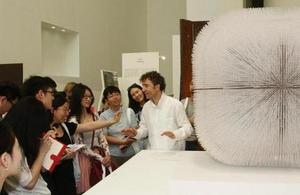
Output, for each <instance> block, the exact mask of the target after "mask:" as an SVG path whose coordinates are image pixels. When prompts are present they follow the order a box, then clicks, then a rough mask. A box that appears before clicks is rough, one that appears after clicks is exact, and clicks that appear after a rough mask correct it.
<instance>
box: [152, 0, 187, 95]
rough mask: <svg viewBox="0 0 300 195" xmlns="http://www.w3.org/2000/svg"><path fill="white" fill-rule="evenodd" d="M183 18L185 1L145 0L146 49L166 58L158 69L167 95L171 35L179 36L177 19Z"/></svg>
mask: <svg viewBox="0 0 300 195" xmlns="http://www.w3.org/2000/svg"><path fill="white" fill-rule="evenodd" d="M185 17H186V0H147V48H148V51H158V52H159V54H160V55H163V56H166V60H165V61H162V60H160V68H159V69H160V72H161V74H162V75H163V76H164V77H165V79H166V82H167V89H166V93H167V94H172V73H173V72H172V35H174V34H179V32H180V29H179V19H181V18H185ZM178 79H180V78H178Z"/></svg>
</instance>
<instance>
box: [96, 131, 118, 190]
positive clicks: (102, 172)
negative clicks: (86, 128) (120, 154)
mask: <svg viewBox="0 0 300 195" xmlns="http://www.w3.org/2000/svg"><path fill="white" fill-rule="evenodd" d="M94 135H95V131H94V132H93V138H92V148H91V149H92V150H93V151H95V150H97V151H98V153H99V154H100V155H101V156H102V157H103V158H104V157H105V155H106V154H105V150H104V149H103V148H101V147H99V146H93V142H94ZM116 168H117V167H116V166H115V165H114V164H113V163H112V162H111V165H110V166H109V167H105V166H104V165H102V163H101V162H100V161H99V160H96V159H93V158H91V173H90V186H91V187H92V186H94V185H95V184H97V183H98V182H99V181H101V180H102V179H103V178H104V177H106V176H108V175H109V174H110V173H111V172H112V171H114V170H115V169H116Z"/></svg>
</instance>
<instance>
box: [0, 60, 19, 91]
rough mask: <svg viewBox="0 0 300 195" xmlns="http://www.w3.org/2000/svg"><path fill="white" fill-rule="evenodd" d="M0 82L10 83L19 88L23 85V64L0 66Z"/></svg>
mask: <svg viewBox="0 0 300 195" xmlns="http://www.w3.org/2000/svg"><path fill="white" fill-rule="evenodd" d="M0 81H12V82H14V83H16V84H17V85H19V86H21V85H22V83H23V64H21V63H20V64H0Z"/></svg>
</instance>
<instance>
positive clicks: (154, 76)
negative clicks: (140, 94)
mask: <svg viewBox="0 0 300 195" xmlns="http://www.w3.org/2000/svg"><path fill="white" fill-rule="evenodd" d="M146 79H149V80H150V81H151V82H152V83H153V85H159V86H160V87H159V88H160V90H161V91H165V89H166V81H165V78H164V77H163V76H161V74H159V73H158V72H156V71H150V72H146V73H145V74H143V75H142V76H141V78H140V81H145V80H146Z"/></svg>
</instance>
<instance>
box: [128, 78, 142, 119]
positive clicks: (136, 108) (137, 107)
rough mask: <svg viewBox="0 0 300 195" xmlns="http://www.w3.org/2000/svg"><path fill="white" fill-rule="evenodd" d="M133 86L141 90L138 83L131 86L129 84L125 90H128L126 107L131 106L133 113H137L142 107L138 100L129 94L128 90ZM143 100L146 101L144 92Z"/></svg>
mask: <svg viewBox="0 0 300 195" xmlns="http://www.w3.org/2000/svg"><path fill="white" fill-rule="evenodd" d="M133 88H138V89H140V90H141V91H142V90H143V88H142V87H141V86H140V85H138V84H136V83H134V84H132V85H131V86H129V87H128V89H127V92H128V107H129V108H132V109H133V111H134V113H138V112H140V111H141V110H142V109H143V107H142V106H141V104H140V103H139V102H137V101H135V100H134V99H133V97H132V96H131V94H130V91H131V89H133ZM142 93H143V94H144V92H143V91H142ZM144 100H145V102H146V101H147V99H146V96H145V94H144Z"/></svg>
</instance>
